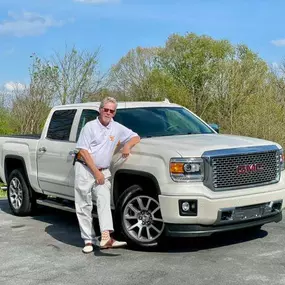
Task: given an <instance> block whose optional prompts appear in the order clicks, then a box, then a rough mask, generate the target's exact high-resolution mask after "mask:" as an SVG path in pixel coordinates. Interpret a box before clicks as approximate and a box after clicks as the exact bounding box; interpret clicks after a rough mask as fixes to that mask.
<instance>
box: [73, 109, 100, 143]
mask: <svg viewBox="0 0 285 285" xmlns="http://www.w3.org/2000/svg"><path fill="white" fill-rule="evenodd" d="M98 115H99V112H98V111H96V110H90V109H84V110H82V114H81V117H80V121H79V125H78V130H77V134H76V141H77V140H78V138H79V135H80V132H81V130H82V128H83V127H84V126H85V124H86V123H87V122H89V121H92V120H95V119H96V118H97V117H98Z"/></svg>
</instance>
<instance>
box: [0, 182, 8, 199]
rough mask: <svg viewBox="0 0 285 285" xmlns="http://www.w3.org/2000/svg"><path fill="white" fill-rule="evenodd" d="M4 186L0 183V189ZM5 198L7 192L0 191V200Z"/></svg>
mask: <svg viewBox="0 0 285 285" xmlns="http://www.w3.org/2000/svg"><path fill="white" fill-rule="evenodd" d="M2 186H4V184H3V183H0V187H2ZM3 197H7V192H6V191H4V190H1V189H0V198H3Z"/></svg>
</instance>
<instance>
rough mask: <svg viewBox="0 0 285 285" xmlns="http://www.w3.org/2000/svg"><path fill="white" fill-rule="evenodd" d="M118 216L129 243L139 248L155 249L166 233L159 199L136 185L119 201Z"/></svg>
mask: <svg viewBox="0 0 285 285" xmlns="http://www.w3.org/2000/svg"><path fill="white" fill-rule="evenodd" d="M117 210H118V211H119V213H118V215H117V216H120V228H121V232H122V233H123V235H124V237H125V238H126V240H127V242H128V243H129V244H131V245H135V246H139V247H155V246H157V245H158V244H159V242H160V240H161V238H162V237H163V233H164V222H163V220H162V216H161V211H160V206H159V202H158V199H157V198H156V197H155V196H154V195H151V194H149V193H147V192H144V191H143V189H142V188H141V187H140V186H138V185H134V186H131V187H130V188H128V189H127V190H126V191H125V192H124V193H123V194H122V197H121V198H120V200H119V203H118V208H117Z"/></svg>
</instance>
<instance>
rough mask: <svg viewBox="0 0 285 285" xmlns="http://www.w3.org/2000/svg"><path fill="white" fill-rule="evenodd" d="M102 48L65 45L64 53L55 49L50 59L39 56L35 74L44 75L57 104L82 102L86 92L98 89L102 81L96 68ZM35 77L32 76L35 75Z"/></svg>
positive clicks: (44, 80) (43, 78)
mask: <svg viewBox="0 0 285 285" xmlns="http://www.w3.org/2000/svg"><path fill="white" fill-rule="evenodd" d="M98 54H99V50H96V51H94V52H88V51H78V50H77V49H76V48H75V47H73V48H72V49H71V50H69V49H67V48H66V51H65V53H64V55H63V56H62V55H61V54H60V53H58V52H55V54H54V55H52V56H51V57H50V59H44V60H40V59H36V61H35V62H36V65H34V74H33V76H34V75H38V74H40V75H41V77H40V78H41V79H42V80H43V82H48V86H50V90H52V92H53V93H54V94H53V95H54V103H56V104H58V103H60V104H63V105H65V104H71V103H77V102H82V101H84V99H85V96H86V94H88V93H90V92H91V93H92V92H96V90H97V89H98V88H99V87H100V84H102V81H103V78H104V76H103V75H100V73H99V72H98V70H97V65H98ZM33 76H32V77H33Z"/></svg>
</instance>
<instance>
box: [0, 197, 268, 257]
mask: <svg viewBox="0 0 285 285" xmlns="http://www.w3.org/2000/svg"><path fill="white" fill-rule="evenodd" d="M0 210H1V211H3V212H5V213H7V214H8V215H12V213H11V210H10V208H9V205H8V201H7V200H3V199H1V200H0ZM32 218H33V219H35V220H37V221H40V222H45V223H48V224H50V225H48V226H47V227H46V228H45V231H46V233H47V234H49V235H50V236H52V237H53V238H54V239H56V240H58V241H60V242H62V243H65V244H69V245H72V246H75V247H82V245H83V242H82V239H81V237H80V231H79V226H78V221H77V218H76V215H75V214H74V213H70V212H65V211H61V210H57V209H54V208H49V207H45V206H39V209H38V214H36V215H34V216H32ZM94 227H95V232H96V234H97V235H98V234H99V233H100V231H99V227H98V221H97V220H95V221H94ZM267 234H268V233H267V231H265V230H263V229H247V230H239V231H232V232H225V233H219V234H214V235H212V236H211V237H200V238H167V239H165V241H164V242H163V244H162V246H161V247H159V248H155V249H143V250H145V251H152V252H169V253H171V252H172V253H175V252H194V251H201V250H208V249H212V248H216V247H224V246H229V245H233V244H240V243H244V242H248V241H251V240H255V239H261V238H264V237H266V236H267ZM132 250H135V251H142V249H135V248H132ZM108 251H109V252H110V250H108ZM95 255H104V256H113V254H109V253H107V252H106V250H103V251H100V250H99V249H96V250H95ZM114 256H116V255H114Z"/></svg>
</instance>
